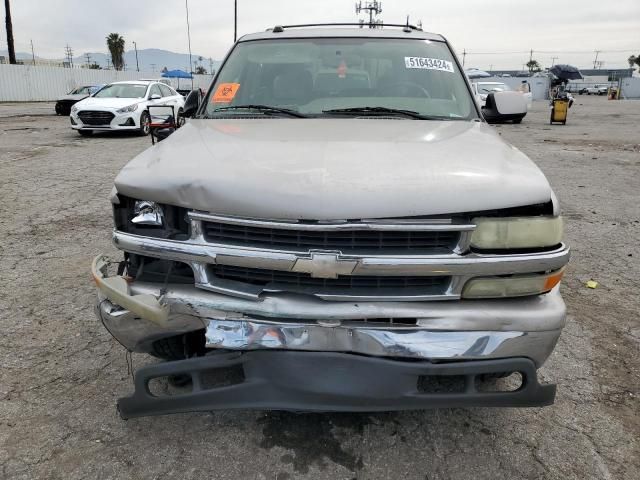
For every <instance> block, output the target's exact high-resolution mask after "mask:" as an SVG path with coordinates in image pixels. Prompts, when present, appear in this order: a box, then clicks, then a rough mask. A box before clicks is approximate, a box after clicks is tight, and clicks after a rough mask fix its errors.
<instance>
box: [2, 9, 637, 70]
mask: <svg viewBox="0 0 640 480" xmlns="http://www.w3.org/2000/svg"><path fill="white" fill-rule="evenodd" d="M187 1H188V5H189V15H190V24H191V49H192V51H193V53H194V54H198V55H203V56H205V57H207V58H208V57H211V58H213V59H214V60H221V59H222V58H223V57H224V55H225V54H226V52H227V51H228V49H229V48H230V47H231V46H232V44H233V0H187ZM382 5H383V12H382V14H381V15H380V18H382V19H383V20H384V21H385V22H388V23H404V22H405V21H406V17H407V15H410V18H411V22H412V23H417V22H418V21H420V20H421V21H422V24H423V28H424V30H428V31H431V32H436V33H440V34H442V35H444V36H446V37H447V38H448V40H449V41H450V42H451V44H452V45H453V47H454V49H455V50H456V51H457V53H458V55H459V56H460V57H461V58H462V54H463V52H467V55H465V66H467V67H477V68H482V69H489V68H493V69H512V70H517V69H521V68H522V66H523V64H524V63H526V62H527V61H528V60H529V57H530V51H531V50H533V58H534V59H536V60H538V61H539V62H540V63H541V65H542V66H543V67H549V66H551V64H552V63H570V64H573V65H576V66H578V67H581V68H592V67H593V62H594V60H595V56H596V53H595V51H596V50H600V53H598V60H599V61H603V62H604V63H603V64H602V68H615V67H628V64H627V62H626V59H627V58H628V57H629V55H631V54H636V55H638V54H640V26H639V25H640V24H639V23H638V22H639V20H640V0H613V1H610V2H603V1H602V0H580V1H559V0H538V1H536V2H531V1H527V2H524V1H513V0H483V1H481V0H446V1H430V0H385V1H383V2H382ZM11 9H12V16H13V30H14V39H15V44H16V51H21V52H30V50H31V46H30V41H31V40H32V41H33V45H34V49H35V54H36V55H37V56H41V57H47V58H62V57H64V47H65V46H66V45H67V44H69V45H70V46H71V47H72V48H73V52H74V55H76V56H77V55H80V54H82V53H84V52H97V51H104V52H106V44H105V37H106V35H107V34H109V33H111V32H118V33H120V34H121V35H122V36H123V37H124V38H125V40H126V42H127V43H126V49H127V50H129V49H131V48H133V44H132V43H131V42H132V41H135V42H137V45H138V49H144V48H161V49H166V50H171V51H174V52H180V53H185V52H188V45H187V31H186V13H185V2H184V1H182V0H103V1H99V2H98V1H87V0H54V1H51V0H11ZM2 10H3V8H2ZM2 13H4V11H3V12H2ZM357 18H358V17H357V16H356V14H355V10H354V0H317V1H311V0H238V34H239V36H240V35H242V34H245V33H251V32H255V31H261V30H264V29H266V28H269V27H272V26H274V25H279V24H280V25H282V24H295V23H316V22H351V21H356V20H357ZM3 24H4V22H3ZM3 26H4V25H3ZM6 48H7V43H6V36H5V34H4V29H3V32H2V35H0V50H6ZM553 57H557V58H553Z"/></svg>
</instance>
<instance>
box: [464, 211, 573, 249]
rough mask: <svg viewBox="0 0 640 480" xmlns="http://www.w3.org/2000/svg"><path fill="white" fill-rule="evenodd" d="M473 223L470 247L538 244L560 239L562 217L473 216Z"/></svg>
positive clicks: (492, 247)
mask: <svg viewBox="0 0 640 480" xmlns="http://www.w3.org/2000/svg"><path fill="white" fill-rule="evenodd" d="M473 223H475V224H476V229H475V230H474V231H473V234H472V235H471V246H472V247H474V248H479V249H484V250H493V249H512V248H542V247H552V246H554V245H558V244H559V243H561V242H562V232H563V222H562V217H511V218H474V219H473Z"/></svg>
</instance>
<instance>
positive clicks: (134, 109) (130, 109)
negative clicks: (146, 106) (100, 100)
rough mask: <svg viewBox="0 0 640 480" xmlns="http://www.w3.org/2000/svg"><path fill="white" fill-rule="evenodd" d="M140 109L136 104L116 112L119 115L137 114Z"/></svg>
mask: <svg viewBox="0 0 640 480" xmlns="http://www.w3.org/2000/svg"><path fill="white" fill-rule="evenodd" d="M137 109H138V104H137V103H134V104H133V105H129V106H127V107H122V108H121V109H119V110H116V111H117V112H118V113H130V112H135V111H136V110H137Z"/></svg>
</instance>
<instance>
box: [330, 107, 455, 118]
mask: <svg viewBox="0 0 640 480" xmlns="http://www.w3.org/2000/svg"><path fill="white" fill-rule="evenodd" d="M322 113H335V114H339V115H352V114H353V115H362V114H367V113H369V114H381V115H402V116H404V117H409V118H414V119H416V120H447V117H437V116H434V115H422V114H421V113H418V112H414V111H413V110H402V109H400V108H387V107H352V108H334V109H331V110H323V111H322Z"/></svg>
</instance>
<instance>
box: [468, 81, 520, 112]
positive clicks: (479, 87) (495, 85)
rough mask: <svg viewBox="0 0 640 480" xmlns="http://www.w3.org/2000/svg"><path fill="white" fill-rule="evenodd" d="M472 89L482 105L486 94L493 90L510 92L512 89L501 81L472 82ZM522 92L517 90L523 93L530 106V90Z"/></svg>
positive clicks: (485, 99)
mask: <svg viewBox="0 0 640 480" xmlns="http://www.w3.org/2000/svg"><path fill="white" fill-rule="evenodd" d="M472 85H473V90H474V93H475V94H476V97H477V98H478V100H479V101H480V106H481V107H483V106H484V104H485V102H486V101H487V95H489V94H490V93H494V92H510V91H512V90H513V89H512V88H511V87H509V85H507V84H506V83H502V82H474V83H473V84H472ZM528 90H529V91H527V92H522V91H520V90H518V91H519V92H520V93H522V95H524V98H525V100H526V101H527V108H531V104H532V102H533V94H532V93H531V90H530V89H529V88H528Z"/></svg>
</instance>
